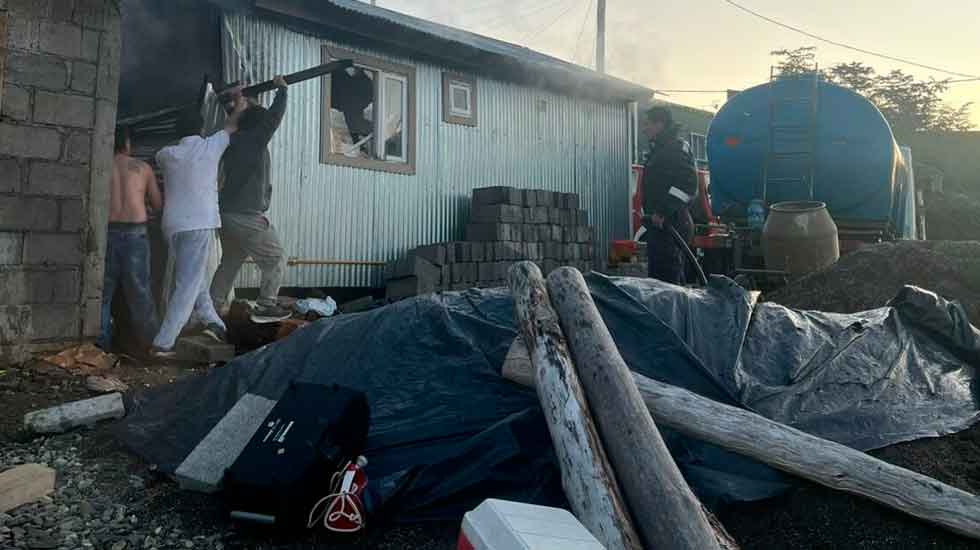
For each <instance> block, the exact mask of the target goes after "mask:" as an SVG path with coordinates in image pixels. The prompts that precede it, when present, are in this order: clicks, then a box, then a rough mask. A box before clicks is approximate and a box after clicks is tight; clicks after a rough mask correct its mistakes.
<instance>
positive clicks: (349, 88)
mask: <svg viewBox="0 0 980 550" xmlns="http://www.w3.org/2000/svg"><path fill="white" fill-rule="evenodd" d="M350 70H351V69H348V70H346V71H340V72H337V73H334V74H333V75H332V76H331V77H330V81H331V83H330V106H331V107H333V108H334V109H337V110H338V111H340V112H341V113H344V118H346V119H347V129H348V130H350V133H351V136H354V141H357V140H358V139H360V138H362V137H364V136H366V135H368V134H370V133H371V132H373V131H374V123H373V122H371V121H370V120H367V119H366V118H364V109H366V108H367V106H368V105H370V104H371V103H372V102H373V101H374V81H372V80H371V79H370V78H368V76H367V75H366V74H365V73H364V71H363V70H362V69H359V68H356V67H355V68H354V69H353V72H354V75H353V76H352V75H351V74H350V73H349V72H348V71H350Z"/></svg>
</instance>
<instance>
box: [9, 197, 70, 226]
mask: <svg viewBox="0 0 980 550" xmlns="http://www.w3.org/2000/svg"><path fill="white" fill-rule="evenodd" d="M57 227H58V203H57V202H56V201H55V200H54V199H45V198H26V197H11V196H0V230H13V231H54V230H55V229H56V228H57Z"/></svg>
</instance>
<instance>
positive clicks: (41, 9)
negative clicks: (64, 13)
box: [7, 0, 53, 19]
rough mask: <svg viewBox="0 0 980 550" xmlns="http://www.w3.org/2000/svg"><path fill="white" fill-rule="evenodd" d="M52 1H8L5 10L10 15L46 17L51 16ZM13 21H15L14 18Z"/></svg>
mask: <svg viewBox="0 0 980 550" xmlns="http://www.w3.org/2000/svg"><path fill="white" fill-rule="evenodd" d="M52 1H53V0H8V1H7V9H8V10H9V11H10V14H11V15H23V16H29V17H47V16H49V15H50V14H51V2H52ZM14 19H17V18H16V17H14Z"/></svg>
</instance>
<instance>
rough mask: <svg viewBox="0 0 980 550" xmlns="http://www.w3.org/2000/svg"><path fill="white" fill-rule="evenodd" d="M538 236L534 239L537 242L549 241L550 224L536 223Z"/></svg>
mask: <svg viewBox="0 0 980 550" xmlns="http://www.w3.org/2000/svg"><path fill="white" fill-rule="evenodd" d="M536 227H537V228H538V238H537V239H535V240H536V241H538V242H543V243H546V242H550V241H551V226H550V225H538V226H536Z"/></svg>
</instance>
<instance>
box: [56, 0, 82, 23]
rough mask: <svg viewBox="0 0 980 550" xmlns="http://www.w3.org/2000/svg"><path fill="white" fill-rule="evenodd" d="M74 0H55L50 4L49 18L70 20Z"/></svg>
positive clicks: (73, 8)
mask: <svg viewBox="0 0 980 550" xmlns="http://www.w3.org/2000/svg"><path fill="white" fill-rule="evenodd" d="M75 9H76V6H75V0H55V1H54V4H53V5H52V6H51V19H53V20H55V21H67V22H71V21H72V19H73V18H74V17H73V16H74V15H75Z"/></svg>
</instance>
